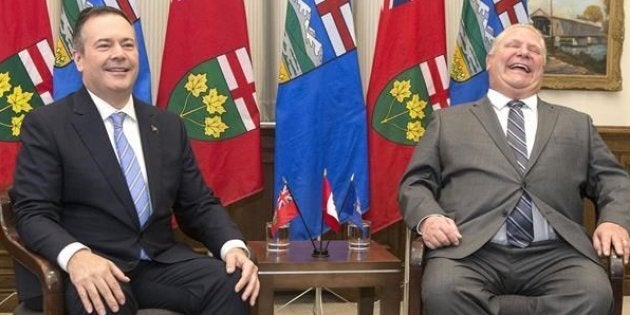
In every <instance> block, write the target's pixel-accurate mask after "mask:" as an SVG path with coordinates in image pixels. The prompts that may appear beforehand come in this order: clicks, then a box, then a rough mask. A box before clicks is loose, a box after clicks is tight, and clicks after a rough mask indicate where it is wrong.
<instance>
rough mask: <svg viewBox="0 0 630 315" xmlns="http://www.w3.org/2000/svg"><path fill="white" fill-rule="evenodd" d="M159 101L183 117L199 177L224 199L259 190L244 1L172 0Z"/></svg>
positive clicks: (256, 130)
mask: <svg viewBox="0 0 630 315" xmlns="http://www.w3.org/2000/svg"><path fill="white" fill-rule="evenodd" d="M157 105H158V106H159V107H167V108H168V110H170V111H173V112H175V113H177V114H178V115H179V116H180V117H181V118H182V120H183V121H184V123H185V125H186V129H187V131H188V136H189V138H190V139H191V144H192V149H193V151H194V153H195V156H196V158H197V162H198V163H199V168H200V169H201V172H202V173H203V176H204V179H205V180H206V183H208V185H210V186H211V187H212V188H213V189H214V191H215V193H216V194H217V196H219V197H220V198H221V200H222V201H223V204H225V205H227V204H230V203H233V202H235V201H238V200H240V199H242V198H245V197H248V196H250V195H252V194H255V193H257V192H259V191H261V190H262V188H263V180H262V164H261V148H260V118H259V114H258V107H257V104H256V90H255V86H254V75H253V71H252V64H251V59H250V54H249V43H248V37H247V25H246V23H245V7H244V6H243V1H242V0H213V1H171V4H170V11H169V17H168V26H167V30H166V40H165V46H164V57H163V61H162V73H161V76H160V87H159V91H158V99H157Z"/></svg>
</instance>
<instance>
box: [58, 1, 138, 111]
mask: <svg viewBox="0 0 630 315" xmlns="http://www.w3.org/2000/svg"><path fill="white" fill-rule="evenodd" d="M103 5H107V6H111V7H115V8H118V9H120V10H121V11H123V12H124V13H125V15H126V16H127V18H128V19H129V20H130V21H131V22H132V23H133V27H134V30H135V32H136V40H137V46H138V55H139V67H140V69H139V71H138V80H137V81H136V85H135V86H134V89H133V94H134V96H136V97H137V98H139V99H141V100H143V101H145V102H147V103H149V104H151V74H150V72H149V60H148V58H147V49H146V47H145V45H144V36H143V34H142V26H141V25H140V16H139V13H138V10H137V7H136V3H135V0H88V1H84V0H62V2H61V22H60V26H59V32H60V34H59V39H58V40H57V43H56V44H55V67H54V69H53V97H54V99H55V100H58V99H60V98H62V97H64V96H66V95H68V94H70V93H72V92H74V91H76V90H78V89H79V88H80V87H81V86H82V85H83V83H82V80H81V73H79V71H77V67H76V65H75V64H74V60H72V51H73V44H72V34H74V25H75V23H76V21H77V18H78V17H79V12H81V10H83V9H85V8H86V7H91V6H103Z"/></svg>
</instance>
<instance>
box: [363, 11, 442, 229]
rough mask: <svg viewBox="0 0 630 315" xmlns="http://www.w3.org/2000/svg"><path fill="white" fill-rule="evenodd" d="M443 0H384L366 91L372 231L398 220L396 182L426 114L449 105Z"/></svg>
mask: <svg viewBox="0 0 630 315" xmlns="http://www.w3.org/2000/svg"><path fill="white" fill-rule="evenodd" d="M445 38H446V36H445V27H444V1H442V0H423V1H414V0H408V1H402V0H384V1H383V6H382V8H381V15H380V20H379V25H378V33H377V38H376V48H375V52H374V61H373V64H372V74H371V77H370V84H369V89H368V93H367V103H368V112H369V122H370V131H369V141H370V185H371V186H370V196H371V197H372V199H371V202H372V209H373V210H372V211H370V212H368V213H367V214H366V215H365V218H366V219H367V220H370V221H372V227H373V229H374V232H376V231H379V230H381V229H383V228H385V227H387V226H389V225H391V224H393V223H395V222H397V221H399V220H400V219H401V215H400V212H399V210H398V201H397V196H398V184H399V181H400V177H401V176H402V173H403V172H404V170H405V169H406V167H407V164H408V163H409V159H410V158H411V155H412V153H413V149H414V147H415V146H416V144H417V143H418V141H420V138H421V137H422V135H423V134H424V130H425V129H424V128H425V126H426V125H427V123H428V122H429V117H430V116H431V113H432V112H433V111H435V110H438V109H440V108H444V107H447V106H448V94H449V93H448V82H449V80H448V70H447V65H446V58H445V53H446V40H445Z"/></svg>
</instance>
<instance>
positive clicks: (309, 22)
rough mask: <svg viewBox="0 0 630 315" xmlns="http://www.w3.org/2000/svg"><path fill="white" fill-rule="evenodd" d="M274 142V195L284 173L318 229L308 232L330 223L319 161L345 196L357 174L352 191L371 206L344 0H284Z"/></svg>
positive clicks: (295, 224) (299, 235)
mask: <svg viewBox="0 0 630 315" xmlns="http://www.w3.org/2000/svg"><path fill="white" fill-rule="evenodd" d="M275 148H276V152H275V186H274V187H275V192H276V195H277V194H278V192H279V191H280V189H282V185H283V181H282V178H283V177H285V178H286V179H287V181H288V182H289V183H291V192H292V193H293V197H294V198H295V200H296V202H297V203H298V204H299V206H300V211H301V213H302V215H303V216H304V221H305V222H307V223H308V225H309V227H308V230H310V231H312V232H313V233H316V234H317V235H310V236H311V237H317V236H318V235H319V233H320V231H322V230H324V231H325V230H327V229H328V228H327V227H326V225H325V224H324V227H322V222H323V220H322V219H323V212H322V196H323V195H324V187H322V186H323V185H322V174H323V172H324V169H326V170H327V175H326V178H327V180H328V181H329V183H330V188H331V194H332V195H334V196H345V195H346V194H347V191H348V189H349V188H350V183H349V182H348V179H349V178H350V177H351V175H352V174H353V173H354V174H356V178H357V179H360V180H357V182H356V183H355V184H356V187H357V195H358V196H359V198H360V199H361V205H363V207H364V208H363V209H364V211H365V210H366V209H367V208H368V180H367V178H368V177H367V176H368V170H367V136H366V112H365V103H364V100H363V94H362V92H361V80H360V76H359V64H358V59H357V50H356V42H355V37H354V23H353V20H352V11H351V7H350V3H349V1H343V0H290V1H289V2H288V5H287V15H286V24H285V33H284V38H283V42H282V57H281V66H280V85H279V87H278V98H277V102H276V145H275ZM338 202H343V198H341V199H339V200H336V199H334V203H338ZM335 208H336V209H339V208H341V203H339V204H335ZM327 209H328V208H327ZM290 233H291V238H292V239H308V238H309V233H308V232H307V229H306V227H305V225H304V223H302V220H295V219H294V220H293V221H292V222H291V228H290Z"/></svg>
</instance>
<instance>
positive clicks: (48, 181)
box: [10, 88, 243, 298]
mask: <svg viewBox="0 0 630 315" xmlns="http://www.w3.org/2000/svg"><path fill="white" fill-rule="evenodd" d="M134 107H135V111H136V115H137V120H138V126H139V130H140V139H141V141H142V149H143V152H144V157H145V163H146V170H147V176H148V184H149V190H150V193H151V204H152V206H153V207H152V210H153V212H152V214H151V217H150V218H149V219H148V221H147V223H146V224H145V226H144V227H143V228H140V225H139V221H138V216H137V214H136V211H135V208H134V204H133V201H132V199H131V195H130V193H129V190H128V188H127V184H126V181H125V177H124V175H123V173H122V171H121V169H120V166H119V164H118V160H117V158H116V154H115V152H114V149H113V147H112V144H111V141H110V140H109V138H108V135H107V131H106V130H105V125H104V123H103V120H102V118H101V116H100V115H99V112H98V110H97V109H96V106H95V105H94V102H93V101H92V99H91V97H90V95H89V93H88V91H87V90H86V89H85V88H83V89H81V90H79V91H78V92H76V93H74V94H71V95H69V96H67V97H65V98H64V99H62V100H60V101H58V102H55V103H53V104H50V105H47V106H44V107H40V108H38V109H36V110H34V111H33V112H31V113H29V114H28V115H26V118H25V119H24V122H23V125H22V130H21V140H22V148H21V150H20V153H19V156H18V160H17V166H16V171H15V180H14V185H13V189H12V190H11V192H10V194H11V199H12V200H13V202H14V209H15V214H16V221H17V229H18V232H19V234H20V236H21V238H22V239H23V240H24V242H25V243H26V245H27V247H29V248H30V249H32V250H34V251H35V252H37V253H39V254H41V255H43V256H44V257H45V258H47V259H48V260H50V261H52V262H56V261H57V255H58V254H59V252H60V251H61V250H62V249H63V248H64V247H65V246H67V245H68V244H70V243H73V242H81V243H83V244H85V245H86V246H88V247H89V248H90V249H91V250H92V251H93V252H94V253H96V254H98V255H102V256H104V257H105V258H107V259H110V260H112V261H113V262H114V263H115V264H116V265H117V266H118V267H119V268H121V269H122V270H123V271H129V270H131V269H133V268H134V267H135V266H136V264H137V263H138V261H139V260H138V253H139V252H140V247H142V248H144V249H145V251H146V253H147V254H148V256H149V257H150V258H151V259H152V260H154V261H157V262H162V263H173V262H178V261H183V260H187V259H191V258H193V257H195V255H196V254H195V253H194V252H193V251H192V250H191V249H190V248H189V247H187V246H185V245H183V244H178V243H176V242H175V240H174V237H173V233H172V230H171V213H174V214H175V216H176V218H177V221H178V223H179V225H180V228H182V230H183V231H184V232H185V233H186V234H188V235H189V236H191V237H193V238H195V239H197V240H199V241H201V242H202V243H203V244H204V245H205V246H207V247H208V249H209V250H210V251H211V252H212V254H213V255H214V256H215V257H220V249H221V246H222V245H223V244H224V243H225V242H226V241H228V240H231V239H243V236H242V235H241V233H240V232H239V230H238V228H237V227H236V225H235V224H234V223H233V222H232V220H231V219H230V218H229V216H228V214H227V212H226V211H225V209H224V208H223V207H222V206H221V205H220V203H219V200H218V199H217V198H215V197H214V196H213V194H212V192H211V191H210V189H209V188H208V187H207V185H206V183H205V182H204V180H203V178H202V175H201V173H200V171H199V169H198V167H197V164H196V161H195V158H194V156H193V153H192V151H191V147H190V145H189V142H188V137H187V134H186V130H185V127H184V125H183V123H182V121H181V120H180V119H179V117H178V116H177V115H175V114H174V113H171V112H168V111H162V110H159V109H157V108H155V107H154V106H150V105H148V104H146V103H143V102H142V101H140V100H138V99H135V98H134ZM171 211H172V212H171ZM20 278H23V277H20ZM26 282H28V281H26ZM18 284H19V283H18ZM20 288H21V289H23V290H21V292H20V293H21V296H22V297H23V298H28V297H29V296H32V295H33V294H35V293H33V292H36V290H35V291H31V290H30V289H33V288H24V287H23V286H21V287H20Z"/></svg>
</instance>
